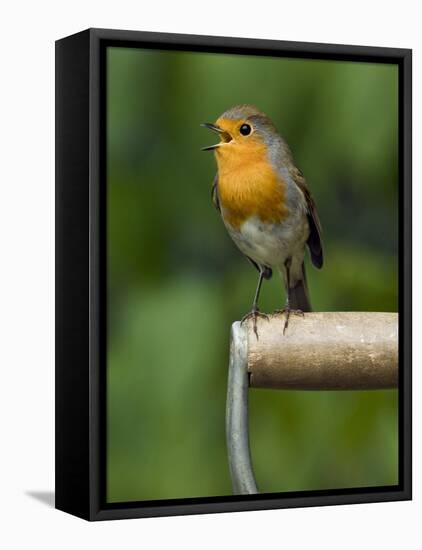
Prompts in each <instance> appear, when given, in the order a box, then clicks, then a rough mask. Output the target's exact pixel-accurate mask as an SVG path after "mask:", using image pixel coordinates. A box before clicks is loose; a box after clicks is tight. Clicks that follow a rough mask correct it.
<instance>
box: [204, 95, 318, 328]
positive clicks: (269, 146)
mask: <svg viewBox="0 0 422 550" xmlns="http://www.w3.org/2000/svg"><path fill="white" fill-rule="evenodd" d="M202 126H204V127H206V128H209V129H210V130H213V131H214V132H216V133H218V135H219V137H220V142H219V143H217V144H215V145H211V146H209V147H204V148H203V150H204V151H207V150H208V151H209V150H212V151H214V152H215V158H216V162H217V174H216V176H215V179H214V183H213V185H212V200H213V203H214V206H215V207H216V208H217V209H218V210H219V212H220V214H221V217H222V219H223V222H224V225H225V226H226V228H227V230H228V232H229V234H230V236H231V238H232V239H233V241H234V242H235V244H236V245H237V246H238V248H239V249H240V250H241V252H243V254H244V255H245V256H246V257H247V258H248V259H249V260H250V262H251V263H252V264H253V265H254V266H255V267H256V269H257V270H258V271H259V278H258V285H257V288H256V292H255V298H254V301H253V305H252V310H251V311H250V312H249V313H248V314H247V315H245V317H244V318H243V319H242V322H243V321H244V320H246V319H248V318H252V319H253V328H254V332H255V334H256V336H257V338H258V332H257V318H258V317H259V316H262V317H266V318H268V316H267V315H265V314H264V313H261V312H260V311H259V308H258V299H259V293H260V290H261V285H262V281H263V279H270V278H271V276H272V272H273V270H274V269H278V270H279V272H280V273H281V275H282V278H283V280H284V285H285V289H286V297H287V300H286V306H285V308H284V309H282V310H277V311H278V312H283V313H285V315H286V319H285V324H284V331H285V330H286V329H287V326H288V322H289V315H290V313H292V312H298V313H301V314H303V312H306V311H311V304H310V299H309V291H308V287H307V283H306V274H305V265H304V256H305V246H306V245H307V246H308V248H309V252H310V255H311V260H312V263H313V265H314V266H315V267H317V268H321V267H322V264H323V250H322V239H321V225H320V221H319V218H318V213H317V210H316V206H315V202H314V200H313V198H312V196H311V193H310V191H309V189H308V186H307V185H306V182H305V178H304V177H303V174H302V172H301V171H300V170H299V169H298V168H297V167H296V166H295V164H294V160H293V157H292V153H291V151H290V149H289V146H288V145H287V143H286V142H285V141H284V139H283V138H282V137H281V136H280V135H279V133H278V132H277V129H276V127H275V126H274V124H273V123H272V121H271V120H270V119H269V118H268V116H267V115H265V114H264V113H262V112H261V111H259V110H258V109H257V108H256V107H254V106H253V105H238V106H236V107H232V108H231V109H229V110H227V111H225V112H224V113H223V114H222V115H221V116H220V117H219V118H218V120H217V121H216V123H215V124H211V123H205V124H203V125H202Z"/></svg>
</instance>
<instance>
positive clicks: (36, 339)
mask: <svg viewBox="0 0 422 550" xmlns="http://www.w3.org/2000/svg"><path fill="white" fill-rule="evenodd" d="M417 6H418V3H417V2H416V1H412V0H402V1H401V2H392V1H389V0H384V1H383V2H379V1H374V0H373V1H370V0H365V1H362V0H354V1H353V2H347V3H346V2H339V1H338V0H337V1H335V0H333V1H328V0H319V1H317V2H316V1H306V2H305V1H300V0H296V1H294V2H282V1H280V0H279V1H275V0H274V1H273V0H271V1H270V0H259V2H255V3H252V2H250V1H246V0H244V1H242V2H236V1H234V0H225V1H223V0H206V1H204V0H202V1H201V0H199V1H196V2H193V1H191V2H188V1H187V0H178V1H170V0H169V1H167V2H165V1H163V0H158V1H155V2H141V1H139V0H138V1H136V2H131V1H126V0H120V1H118V2H109V1H107V0H102V1H99V0H92V1H90V2H89V1H87V0H84V1H81V0H72V1H71V2H60V1H58V2H57V1H56V2H47V1H45V0H38V1H36V2H30V1H25V2H19V1H15V2H13V3H12V2H7V3H3V5H2V8H1V22H2V25H1V32H0V41H1V48H0V61H1V63H0V96H1V100H0V144H1V155H0V186H1V188H0V189H1V194H0V196H1V199H0V251H1V255H0V258H1V261H0V282H1V284H0V323H1V332H0V333H1V335H2V337H1V340H0V368H1V373H2V375H1V383H0V449H1V450H0V525H1V527H0V545H1V546H2V548H6V549H10V548H11V549H14V548H21V547H22V548H61V549H68V548H69V549H70V548H72V549H74V548H82V549H85V548H94V545H95V547H96V548H131V547H141V546H142V547H143V548H170V547H171V548H201V549H202V548H206V549H207V548H217V547H218V548H223V549H225V548H230V547H234V548H236V549H239V548H242V549H248V548H259V547H261V548H262V547H270V548H274V547H280V548H286V549H289V550H290V549H294V548H301V547H302V546H303V547H307V548H317V549H319V548H324V549H325V550H328V549H331V548H333V549H334V548H335V549H340V548H341V549H342V550H347V549H349V548H350V549H351V548H353V549H356V548H363V549H366V548H373V547H377V548H378V547H379V548H382V549H383V550H387V549H390V548H394V549H397V548H398V547H399V546H402V547H403V548H416V547H420V546H418V543H417V541H419V544H420V541H421V539H422V536H421V534H420V532H421V527H420V523H421V517H422V505H421V501H420V498H421V497H420V494H421V473H420V472H421V470H420V466H419V465H420V462H421V438H420V419H421V406H420V401H419V399H418V395H419V391H420V380H421V375H420V368H419V367H420V359H421V353H420V346H417V344H418V342H416V346H415V355H414V388H415V390H414V395H415V405H414V425H415V427H416V428H415V430H414V432H415V441H414V464H415V467H416V471H415V476H414V478H415V482H414V493H415V500H414V502H405V503H386V504H367V505H359V506H358V505H353V506H338V507H326V508H309V509H300V510H284V511H265V512H250V513H237V514H218V515H208V516H193V517H179V518H161V519H149V520H129V521H128V520H126V521H119V522H118V521H114V522H107V523H96V524H89V523H87V522H84V521H82V520H79V519H76V518H73V517H71V516H69V515H66V514H63V513H61V512H58V511H55V510H54V509H53V508H52V507H51V506H47V505H46V504H45V503H44V504H43V503H42V502H40V500H39V498H34V497H33V496H31V495H30V493H34V492H35V493H41V494H44V500H45V494H47V499H48V498H50V499H51V497H50V496H49V492H51V491H52V490H53V487H54V477H53V471H54V470H53V469H54V462H53V457H54V446H53V445H54V444H53V433H54V424H53V412H54V394H53V388H54V378H53V368H54V40H55V39H58V38H61V37H63V36H66V35H68V34H72V33H74V32H77V31H79V30H82V29H84V28H87V27H106V28H121V29H135V30H150V31H152V30H154V31H163V32H182V33H196V34H214V35H222V36H230V35H231V36H243V37H255V38H273V39H286V40H303V41H315V42H333V43H346V44H365V45H377V46H394V47H406V48H413V49H414V98H415V100H414V128H415V132H414V138H415V139H414V156H415V162H414V183H415V184H414V204H415V234H414V242H415V258H414V266H415V274H414V280H415V282H416V283H415V300H414V306H415V311H416V312H417V311H419V310H420V308H421V305H422V304H421V292H420V290H419V288H420V287H419V288H418V286H419V285H417V282H418V281H419V279H420V278H421V276H422V273H421V269H420V267H421V261H420V254H419V253H418V252H419V249H420V247H419V246H418V244H419V239H420V238H422V223H421V215H420V205H421V203H422V200H421V199H422V196H421V191H420V185H421V162H420V151H421V145H422V139H421V134H420V132H421V110H422V106H421V102H422V93H421V92H422V85H421V84H422V83H421V62H420V56H421V53H422V43H421V32H420V14H418V10H417ZM245 85H247V83H245ZM418 321H419V316H418V315H416V319H415V331H414V334H415V340H417V339H418V336H419V335H420V325H419V324H418ZM419 338H420V336H419ZM418 348H419V349H418Z"/></svg>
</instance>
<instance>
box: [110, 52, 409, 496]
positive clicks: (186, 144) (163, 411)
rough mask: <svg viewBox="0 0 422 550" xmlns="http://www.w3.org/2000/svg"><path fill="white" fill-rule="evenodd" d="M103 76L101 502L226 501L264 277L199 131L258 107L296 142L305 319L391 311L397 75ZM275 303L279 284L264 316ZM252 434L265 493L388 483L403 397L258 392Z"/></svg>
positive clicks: (294, 63) (160, 69)
mask: <svg viewBox="0 0 422 550" xmlns="http://www.w3.org/2000/svg"><path fill="white" fill-rule="evenodd" d="M107 71H108V73H107V74H108V76H107V78H108V82H107V102H108V104H107V111H108V112H107V116H108V122H107V139H108V153H107V182H108V212H107V215H108V251H107V253H108V308H109V310H108V311H109V321H108V366H107V369H108V370H107V410H108V416H107V434H108V439H107V445H108V450H107V498H108V501H109V502H117V501H130V500H149V499H168V498H183V497H205V496H215V495H229V494H231V484H230V478H229V472H228V466H227V458H226V448H225V434H224V415H225V394H226V380H227V367H228V353H229V332H230V325H231V323H232V322H233V321H234V320H238V319H239V318H241V317H242V316H243V315H244V313H246V312H247V311H248V310H249V308H250V306H251V303H252V298H253V293H254V290H255V285H256V280H257V273H256V272H255V270H254V269H253V268H252V266H250V265H249V263H248V262H247V261H246V260H245V258H244V257H243V256H242V255H241V254H240V252H238V250H237V249H236V248H235V245H234V244H233V243H232V241H231V240H230V238H229V237H228V235H227V234H226V231H225V229H224V227H223V224H222V222H221V220H220V218H219V215H218V213H217V212H216V211H215V210H214V208H213V207H212V205H211V201H210V189H211V183H212V180H213V177H214V174H215V163H214V159H213V155H212V153H209V152H207V153H205V152H201V151H200V147H201V146H204V145H209V144H211V143H213V140H215V136H213V135H212V134H211V132H209V131H207V130H205V129H203V128H200V126H199V124H200V123H201V122H212V121H215V120H216V119H217V117H218V116H219V115H220V114H221V113H222V112H223V111H225V110H226V109H227V108H229V107H231V106H233V105H236V104H239V103H252V104H255V105H256V106H257V107H259V108H260V109H261V110H263V111H264V112H266V113H267V114H268V115H269V116H270V117H271V118H272V119H273V121H274V122H275V123H276V125H277V127H278V129H279V131H280V133H281V134H282V135H283V136H284V137H285V139H286V140H287V141H288V143H289V144H290V146H291V149H292V151H293V154H294V156H295V160H296V163H297V165H298V166H299V167H300V168H301V170H302V171H303V172H304V174H305V176H306V178H307V181H308V184H309V186H310V188H311V190H312V193H313V195H314V197H315V199H316V202H317V205H318V209H319V213H320V217H321V220H322V224H323V230H324V240H325V265H324V268H323V270H322V271H317V270H315V269H313V268H312V267H311V266H310V265H309V262H308V280H309V286H310V292H311V297H312V303H313V306H314V309H316V310H323V311H330V310H339V311H347V310H362V311H397V300H398V296H397V295H398V281H397V246H398V243H397V231H398V226H397V212H398V205H397V194H398V176H397V124H398V108H397V104H398V89H397V77H398V73H397V67H396V66H394V65H383V64H369V63H352V62H347V63H346V62H334V61H317V60H295V59H283V58H263V57H252V56H234V55H214V54H203V53H189V52H162V51H153V50H142V49H124V48H109V49H108V60H107ZM284 300H285V298H284V292H283V289H282V283H281V280H280V279H279V277H278V276H277V275H276V276H274V277H273V279H272V280H271V281H269V282H265V283H264V288H263V292H262V298H261V309H262V310H263V311H267V312H271V311H273V310H274V309H276V308H280V307H282V306H283V305H284ZM250 423H251V425H250V437H251V447H252V455H253V461H254V466H255V473H256V477H257V481H258V485H259V487H260V490H261V491H262V492H282V491H298V490H312V489H330V488H344V487H361V486H376V485H390V484H396V483H397V464H398V446H397V445H398V443H397V394H396V392H395V391H378V392H296V391H271V390H252V391H251V392H250Z"/></svg>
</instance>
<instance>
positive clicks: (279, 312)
mask: <svg viewBox="0 0 422 550" xmlns="http://www.w3.org/2000/svg"><path fill="white" fill-rule="evenodd" d="M274 314H275V315H286V320H285V321H284V327H283V334H286V330H287V327H288V326H289V318H290V315H292V314H293V315H300V316H301V317H305V314H304V312H303V311H302V310H301V309H290V308H289V306H286V307H285V308H283V309H276V310H275V311H274Z"/></svg>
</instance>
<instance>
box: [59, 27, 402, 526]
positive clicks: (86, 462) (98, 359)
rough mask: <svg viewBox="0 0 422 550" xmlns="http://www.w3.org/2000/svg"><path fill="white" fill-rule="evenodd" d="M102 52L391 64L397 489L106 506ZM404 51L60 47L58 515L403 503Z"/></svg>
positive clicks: (226, 41) (204, 42)
mask: <svg viewBox="0 0 422 550" xmlns="http://www.w3.org/2000/svg"><path fill="white" fill-rule="evenodd" d="M109 46H114V47H119V46H120V47H125V48H131V47H135V48H159V49H161V50H180V51H181V50H183V51H197V52H213V53H232V54H241V55H242V54H243V55H245V54H249V55H251V54H253V55H260V56H269V55H271V56H289V57H294V58H309V59H329V60H346V61H368V62H376V63H395V64H397V65H398V67H399V113H400V120H399V185H400V190H399V231H400V234H399V243H400V264H399V265H400V269H399V287H400V288H399V291H400V303H399V305H400V308H399V314H400V326H399V357H400V368H399V434H400V435H399V453H400V456H399V483H398V485H397V486H391V487H379V488H362V489H347V490H327V491H325V490H324V491H309V492H298V493H282V494H260V495H248V496H225V497H215V498H194V499H181V500H159V501H146V502H137V503H132V502H128V503H123V504H107V503H106V501H105V490H104V489H105V442H106V430H105V360H106V357H105V344H106V338H107V333H106V293H105V289H106V276H107V274H106V266H105V223H106V219H105V216H106V193H105V155H106V148H105V145H106V142H105V137H106V132H105V94H106V89H105V80H104V79H105V51H106V48H107V47H109ZM411 65H412V53H411V50H408V49H396V48H380V47H367V46H347V45H332V44H312V43H303V42H284V41H273V40H252V39H242V38H223V37H213V36H190V35H181V34H162V33H149V32H135V31H120V30H105V29H89V30H85V31H83V32H80V33H78V34H75V35H72V36H69V37H66V38H64V39H62V40H58V41H57V42H56V508H58V509H60V510H63V511H65V512H69V513H71V514H74V515H76V516H79V517H81V518H84V519H87V520H106V519H118V518H136V517H147V516H165V515H183V514H198V513H210V512H229V511H242V510H262V509H272V508H287V507H303V506H321V505H333V504H351V503H361V502H381V501H391V500H408V499H411V494H412V491H411V483H412V473H411V323H412V319H411V154H412V153H411V139H412V138H411V109H412V107H411V89H412V85H411V84H412V83H411V78H412V76H411V75H412V67H411Z"/></svg>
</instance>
